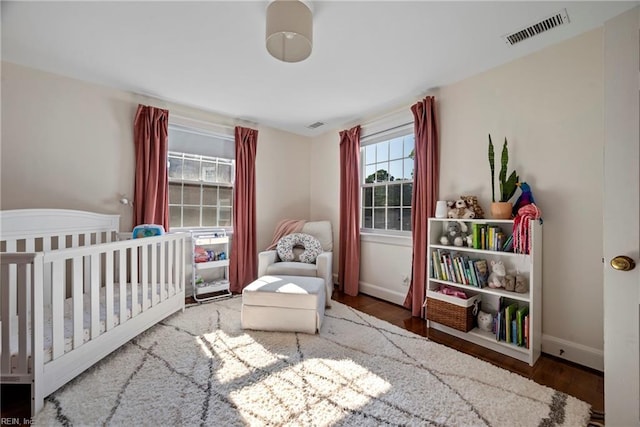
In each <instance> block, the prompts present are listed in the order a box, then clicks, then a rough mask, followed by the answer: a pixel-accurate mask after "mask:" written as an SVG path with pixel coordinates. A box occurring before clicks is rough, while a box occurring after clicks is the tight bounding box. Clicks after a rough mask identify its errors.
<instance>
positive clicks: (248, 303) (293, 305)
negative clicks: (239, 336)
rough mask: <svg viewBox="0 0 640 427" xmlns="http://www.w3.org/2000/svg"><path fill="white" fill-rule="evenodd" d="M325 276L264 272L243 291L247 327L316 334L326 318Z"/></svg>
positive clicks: (244, 323) (243, 316)
mask: <svg viewBox="0 0 640 427" xmlns="http://www.w3.org/2000/svg"><path fill="white" fill-rule="evenodd" d="M324 288H325V286H324V279H321V278H319V277H305V276H262V277H260V278H258V279H257V280H254V281H253V282H252V283H250V284H249V285H247V287H246V288H244V290H243V291H242V314H241V322H242V328H243V329H257V330H262V331H290V332H306V333H309V334H315V333H316V331H318V330H320V326H321V325H322V320H323V319H324V305H325V298H326V296H325V293H326V292H325V289H324Z"/></svg>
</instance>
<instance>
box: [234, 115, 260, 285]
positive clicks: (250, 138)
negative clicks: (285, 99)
mask: <svg viewBox="0 0 640 427" xmlns="http://www.w3.org/2000/svg"><path fill="white" fill-rule="evenodd" d="M235 134H236V179H235V184H234V193H233V242H232V248H231V256H230V259H229V263H230V266H229V281H230V290H231V292H233V293H241V292H242V289H244V287H245V286H247V285H248V284H249V283H251V282H253V281H254V280H255V279H256V277H257V274H258V251H257V244H256V149H257V145H258V131H257V130H254V129H248V128H243V127H240V126H236V130H235Z"/></svg>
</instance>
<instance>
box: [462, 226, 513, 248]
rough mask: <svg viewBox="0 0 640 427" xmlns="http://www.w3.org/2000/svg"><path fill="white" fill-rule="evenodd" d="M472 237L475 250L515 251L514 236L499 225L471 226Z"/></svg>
mask: <svg viewBox="0 0 640 427" xmlns="http://www.w3.org/2000/svg"><path fill="white" fill-rule="evenodd" d="M471 237H472V244H473V248H474V249H484V250H488V251H505V252H511V251H513V235H508V236H507V234H506V233H505V232H504V231H502V229H501V228H500V227H499V226H497V225H488V224H478V223H474V224H472V225H471Z"/></svg>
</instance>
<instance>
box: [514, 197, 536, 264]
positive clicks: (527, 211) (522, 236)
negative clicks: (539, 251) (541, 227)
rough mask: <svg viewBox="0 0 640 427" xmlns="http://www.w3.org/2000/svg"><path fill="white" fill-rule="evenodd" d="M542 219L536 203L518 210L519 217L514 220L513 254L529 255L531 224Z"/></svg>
mask: <svg viewBox="0 0 640 427" xmlns="http://www.w3.org/2000/svg"><path fill="white" fill-rule="evenodd" d="M540 218H542V212H541V211H540V209H538V207H537V206H536V205H535V204H534V203H530V204H528V205H525V206H523V207H521V208H520V209H518V215H516V217H515V218H514V220H513V252H515V253H517V254H528V253H529V252H530V251H531V236H530V235H529V222H530V221H531V220H532V219H533V220H536V219H540Z"/></svg>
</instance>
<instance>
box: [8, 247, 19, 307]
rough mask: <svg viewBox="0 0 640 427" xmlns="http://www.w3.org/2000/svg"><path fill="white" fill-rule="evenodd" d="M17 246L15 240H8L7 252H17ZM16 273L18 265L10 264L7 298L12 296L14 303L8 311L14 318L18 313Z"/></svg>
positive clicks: (11, 299)
mask: <svg viewBox="0 0 640 427" xmlns="http://www.w3.org/2000/svg"><path fill="white" fill-rule="evenodd" d="M16 246H17V245H16V241H15V240H7V252H17V251H18V250H17V249H16ZM16 274H17V270H16V265H15V264H9V276H8V278H7V281H6V282H5V283H8V284H9V289H8V294H7V298H10V301H12V303H11V304H10V305H9V306H8V307H7V308H8V310H7V311H6V312H7V313H9V317H10V318H11V319H13V318H14V317H15V316H16V315H17V314H18V313H17V312H16V304H15V299H14V298H15V296H16V290H17V286H18V285H17V282H16Z"/></svg>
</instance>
